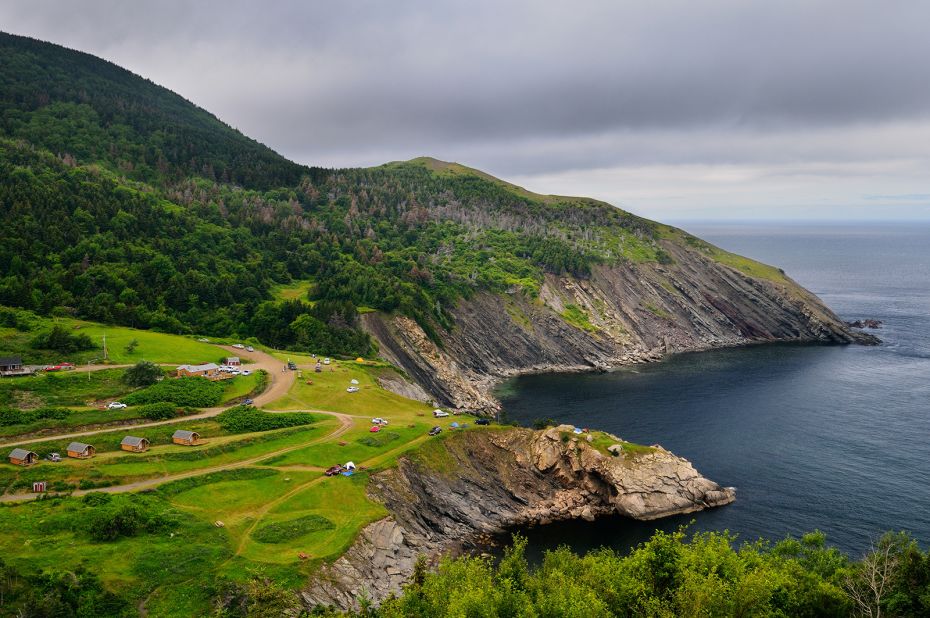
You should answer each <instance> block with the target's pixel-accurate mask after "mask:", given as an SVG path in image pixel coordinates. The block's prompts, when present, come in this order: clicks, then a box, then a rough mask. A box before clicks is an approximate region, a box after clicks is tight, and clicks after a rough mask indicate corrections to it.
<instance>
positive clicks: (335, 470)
mask: <svg viewBox="0 0 930 618" xmlns="http://www.w3.org/2000/svg"><path fill="white" fill-rule="evenodd" d="M341 472H342V466H338V465H337V466H330V467H329V468H327V469H326V472H324V473H323V474H325V475H326V476H336V475H337V474H339V473H341Z"/></svg>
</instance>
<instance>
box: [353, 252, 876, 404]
mask: <svg viewBox="0 0 930 618" xmlns="http://www.w3.org/2000/svg"><path fill="white" fill-rule="evenodd" d="M685 238H686V239H687V241H682V240H681V239H677V240H676V241H675V242H672V241H670V240H664V241H661V243H660V244H661V247H662V249H663V250H664V251H665V252H666V254H667V255H668V260H667V263H664V264H662V263H657V262H642V263H625V264H622V265H615V266H606V265H603V266H597V267H595V268H594V269H593V271H592V273H591V275H590V276H589V277H586V278H578V277H574V276H570V275H564V276H556V275H551V274H550V275H547V276H546V278H545V281H544V283H543V285H542V287H541V289H540V292H539V294H538V296H535V297H533V296H529V295H526V294H524V293H522V292H516V291H515V292H514V293H511V294H493V293H490V292H480V293H477V294H475V295H474V296H472V297H471V298H469V299H467V300H462V301H460V302H459V304H458V305H457V306H456V307H455V308H454V310H453V312H452V313H453V315H454V327H453V328H452V329H450V330H448V331H442V332H441V341H434V340H432V339H430V338H429V337H428V336H427V334H426V333H425V332H424V331H423V329H422V328H420V326H419V325H418V324H417V322H415V321H414V320H412V319H410V318H408V317H404V316H399V315H386V314H381V313H370V314H367V315H365V316H364V320H363V325H364V327H365V328H366V330H367V331H368V332H369V333H370V334H371V335H372V337H373V338H374V339H375V340H376V341H377V343H378V347H379V351H380V354H381V355H382V356H383V357H385V358H386V359H387V360H389V361H390V362H391V363H393V364H394V365H396V366H397V367H400V368H401V369H402V370H403V371H404V372H405V373H406V374H407V376H409V378H410V379H411V381H413V382H415V383H416V384H417V385H418V386H420V387H421V389H422V391H425V392H426V393H429V394H430V395H431V396H432V398H433V399H434V400H435V401H436V402H437V403H438V404H440V405H444V406H449V407H452V408H457V409H460V410H468V411H475V412H481V413H493V412H494V411H496V410H497V409H498V408H499V404H498V402H497V400H496V399H495V398H494V396H493V388H494V387H495V385H496V384H497V383H498V382H499V381H500V380H502V379H506V378H508V377H512V376H516V375H520V374H526V373H544V372H555V371H559V372H567V371H591V370H603V369H609V368H612V367H617V366H621V365H628V364H632V363H641V362H653V361H657V360H660V359H662V358H663V357H664V356H666V355H668V354H674V353H679V352H690V351H698V350H707V349H711V348H720V347H733V346H741V345H750V344H757V343H767V342H797V343H834V344H847V343H863V344H873V343H877V342H878V339H877V338H875V337H874V336H872V335H870V334H867V333H863V332H861V331H858V330H854V329H853V328H852V326H851V325H848V324H847V323H845V322H843V321H842V320H841V319H840V318H839V317H837V316H836V315H835V314H834V313H833V312H832V311H831V310H830V309H829V308H828V307H826V305H824V304H823V302H821V300H820V299H819V298H817V297H816V296H815V295H814V294H812V293H811V292H809V291H807V290H806V289H804V288H803V287H801V286H800V285H798V284H797V283H795V282H794V281H793V280H791V279H790V278H788V277H787V276H785V275H784V273H782V272H781V271H779V270H778V269H776V268H773V267H770V266H765V265H763V264H759V263H757V262H753V261H751V260H746V259H745V258H740V257H739V256H732V255H731V254H726V253H723V252H721V251H720V250H718V249H716V248H713V247H711V246H710V245H708V244H706V243H703V241H700V240H698V239H693V237H688V236H685ZM692 239H693V240H692ZM689 241H690V242H689ZM721 255H722V256H724V257H725V258H726V259H728V260H731V261H733V262H734V264H736V266H739V268H737V267H736V266H731V265H729V264H727V263H724V262H722V261H721V259H722V258H721V257H720V256H721ZM401 392H403V390H402V391H401Z"/></svg>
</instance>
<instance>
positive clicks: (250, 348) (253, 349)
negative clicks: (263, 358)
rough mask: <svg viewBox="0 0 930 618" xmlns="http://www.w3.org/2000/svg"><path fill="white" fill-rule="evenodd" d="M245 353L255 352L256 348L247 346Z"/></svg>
mask: <svg viewBox="0 0 930 618" xmlns="http://www.w3.org/2000/svg"><path fill="white" fill-rule="evenodd" d="M245 351H246V352H254V351H255V348H253V347H252V346H250V345H247V346H245Z"/></svg>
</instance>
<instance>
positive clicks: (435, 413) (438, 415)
mask: <svg viewBox="0 0 930 618" xmlns="http://www.w3.org/2000/svg"><path fill="white" fill-rule="evenodd" d="M433 416H434V417H436V418H445V417H447V416H449V413H448V412H443V411H442V410H433Z"/></svg>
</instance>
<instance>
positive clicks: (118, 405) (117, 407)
mask: <svg viewBox="0 0 930 618" xmlns="http://www.w3.org/2000/svg"><path fill="white" fill-rule="evenodd" d="M125 407H126V404H125V403H120V402H119V401H111V402H110V403H109V404H108V405H107V409H109V410H122V409H123V408H125Z"/></svg>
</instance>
